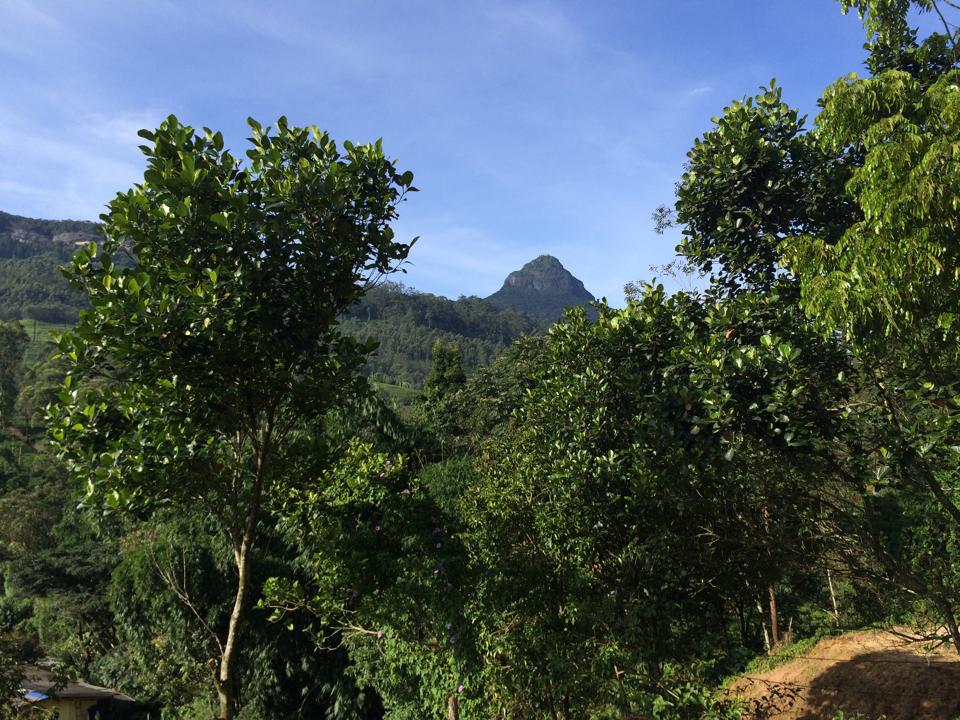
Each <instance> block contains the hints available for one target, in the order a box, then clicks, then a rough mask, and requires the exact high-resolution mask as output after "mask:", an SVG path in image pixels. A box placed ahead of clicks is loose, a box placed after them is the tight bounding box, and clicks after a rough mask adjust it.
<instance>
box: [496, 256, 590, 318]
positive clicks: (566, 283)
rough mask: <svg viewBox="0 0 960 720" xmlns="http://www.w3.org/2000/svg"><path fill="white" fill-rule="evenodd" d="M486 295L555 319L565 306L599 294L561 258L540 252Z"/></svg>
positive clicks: (533, 315) (502, 304) (532, 314)
mask: <svg viewBox="0 0 960 720" xmlns="http://www.w3.org/2000/svg"><path fill="white" fill-rule="evenodd" d="M486 299H487V300H488V301H489V302H491V303H493V304H494V305H497V306H498V307H505V308H512V309H514V310H517V311H518V312H521V313H523V314H524V315H527V316H528V317H531V318H534V319H536V320H543V321H546V322H551V323H552V322H555V321H556V320H558V319H559V318H560V317H561V316H562V315H563V311H564V309H565V308H568V307H575V306H577V305H585V304H586V303H589V302H592V301H593V300H595V299H596V298H594V297H593V295H592V294H591V293H590V291H588V290H587V289H586V288H585V287H584V286H583V283H582V282H581V281H580V280H578V279H577V278H576V277H574V276H573V275H572V274H571V273H570V271H569V270H567V269H566V268H565V267H564V266H563V265H562V264H561V263H560V261H559V260H557V259H556V258H555V257H553V256H552V255H541V256H540V257H538V258H536V259H535V260H531V261H530V262H528V263H527V264H526V265H524V266H523V267H522V268H520V269H519V270H515V271H513V272H512V273H510V274H509V275H508V276H507V279H506V280H504V282H503V287H501V288H500V289H499V290H497V292H495V293H494V294H493V295H491V296H490V297H488V298H486Z"/></svg>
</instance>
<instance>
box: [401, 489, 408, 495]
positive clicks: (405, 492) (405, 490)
mask: <svg viewBox="0 0 960 720" xmlns="http://www.w3.org/2000/svg"><path fill="white" fill-rule="evenodd" d="M401 492H402V493H403V494H404V495H409V494H410V488H404V489H403V490H401Z"/></svg>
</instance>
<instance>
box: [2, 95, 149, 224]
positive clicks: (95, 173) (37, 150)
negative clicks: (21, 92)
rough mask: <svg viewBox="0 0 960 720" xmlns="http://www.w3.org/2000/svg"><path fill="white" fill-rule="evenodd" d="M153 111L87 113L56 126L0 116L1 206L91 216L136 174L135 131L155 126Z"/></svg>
mask: <svg viewBox="0 0 960 720" xmlns="http://www.w3.org/2000/svg"><path fill="white" fill-rule="evenodd" d="M158 115H159V113H153V114H151V113H140V112H137V113H128V114H124V113H120V114H117V115H114V116H111V117H106V116H104V115H102V114H97V113H90V114H85V115H81V116H79V117H76V118H73V120H72V121H71V122H69V123H65V124H64V125H62V126H61V127H60V128H58V129H57V130H56V131H52V130H51V129H50V128H49V127H44V126H37V125H36V124H31V123H29V122H27V121H26V119H25V118H22V117H18V116H17V115H14V114H12V113H5V114H4V115H3V116H0V187H2V188H3V189H4V194H5V197H6V200H5V207H4V209H5V210H8V211H11V212H17V211H18V210H19V209H20V207H24V208H30V213H31V214H34V215H41V216H43V217H51V218H62V217H75V218H81V219H93V218H96V217H97V216H98V215H99V214H100V212H102V210H103V206H104V205H105V204H106V202H107V201H109V200H110V199H111V198H112V197H113V195H114V194H115V193H116V192H118V191H120V190H123V189H125V188H127V187H130V185H131V184H133V183H134V182H136V181H137V180H139V178H140V176H141V173H142V168H143V163H142V161H141V160H140V154H139V150H138V149H137V145H138V138H137V136H136V132H137V130H138V129H140V128H141V127H155V126H156V125H157V121H158ZM14 158H15V160H14ZM38 206H39V207H38ZM38 210H39V211H38Z"/></svg>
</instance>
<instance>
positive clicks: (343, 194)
mask: <svg viewBox="0 0 960 720" xmlns="http://www.w3.org/2000/svg"><path fill="white" fill-rule="evenodd" d="M249 124H250V127H251V130H252V138H251V139H250V142H251V148H250V149H249V150H248V151H247V157H248V161H247V163H246V164H242V163H241V162H240V161H238V160H237V159H236V158H234V156H233V155H231V154H230V153H229V152H228V151H226V150H225V149H224V143H223V138H222V136H221V134H220V133H214V132H212V131H210V130H208V129H204V130H203V131H202V132H201V133H197V132H195V131H194V129H193V128H191V127H189V126H186V125H182V124H181V123H180V122H179V121H178V120H177V118H175V117H173V116H170V117H169V118H167V120H165V121H164V122H163V124H162V125H161V126H160V127H159V128H158V129H157V130H156V131H155V132H148V131H141V133H140V134H141V136H142V137H144V138H145V139H146V141H147V142H148V143H149V144H147V145H144V146H142V147H141V149H142V151H143V153H144V154H145V155H146V157H147V169H146V171H145V172H144V179H143V182H142V183H141V184H138V185H136V186H134V187H133V188H132V189H130V190H128V191H126V192H124V193H120V194H118V195H117V196H116V198H114V200H113V201H112V202H111V203H110V204H109V212H107V213H106V214H105V215H103V216H101V219H102V221H103V226H102V232H103V234H104V238H105V239H104V242H103V243H102V247H99V246H98V245H97V244H96V243H91V244H90V245H89V246H87V247H86V248H85V249H83V250H81V251H79V252H78V253H77V254H76V255H75V256H74V258H73V262H72V264H71V266H70V267H69V268H68V269H67V275H68V278H69V279H70V281H71V283H72V285H73V286H74V287H76V288H79V289H82V290H84V291H85V292H86V293H87V295H88V297H89V301H90V304H91V306H92V309H91V310H89V311H86V312H84V313H83V314H82V316H81V319H80V322H79V324H78V326H77V328H76V329H75V330H74V331H72V332H70V333H67V334H65V335H64V336H62V337H61V338H60V340H59V353H60V355H61V357H63V358H64V359H65V360H66V361H67V363H68V370H69V373H68V375H67V378H66V380H65V382H64V389H63V391H62V393H61V395H60V400H61V404H60V405H59V406H58V407H54V408H53V410H52V411H51V416H50V423H51V434H52V438H53V441H54V443H55V444H56V445H57V447H58V448H59V451H60V454H61V456H62V457H63V459H64V460H65V461H66V462H67V465H68V468H69V469H70V471H71V472H72V473H73V474H74V475H75V476H76V477H77V479H79V480H80V481H82V483H83V484H84V486H85V487H86V488H87V492H88V496H89V498H90V500H91V501H93V500H99V501H102V502H103V504H104V507H105V508H106V510H107V511H108V512H114V511H125V510H132V509H138V510H139V511H140V512H144V511H150V510H152V509H157V508H178V509H180V510H181V511H182V512H195V511H199V512H202V513H208V514H209V515H211V516H212V517H214V518H216V519H217V521H218V525H219V528H220V530H221V532H222V533H223V534H224V537H225V538H226V539H227V541H228V542H229V545H230V547H231V549H232V553H233V561H234V564H235V567H236V573H237V575H236V586H235V588H234V593H233V602H232V611H231V613H230V615H229V618H228V620H227V622H226V623H225V625H220V626H216V627H213V626H211V627H207V628H206V629H205V632H207V634H208V635H209V636H210V638H211V641H212V642H213V644H214V645H215V647H216V648H217V654H218V657H213V658H211V659H210V667H211V670H212V674H213V683H214V685H215V686H216V690H217V694H218V697H219V703H220V717H221V718H224V719H227V718H232V717H234V716H235V715H236V713H237V711H238V708H239V706H240V687H239V678H238V676H237V672H236V668H237V658H238V654H239V653H240V651H241V644H242V634H243V623H244V619H245V617H246V615H247V608H248V605H249V603H250V598H249V595H250V591H251V588H250V582H249V567H250V558H251V551H252V549H253V547H254V545H255V543H256V541H257V537H258V529H259V525H260V523H261V520H262V519H263V517H264V513H265V511H266V509H268V508H269V507H270V505H271V503H273V502H274V501H275V500H276V499H277V498H279V497H285V491H286V489H287V488H289V487H290V486H295V485H300V484H306V483H310V482H312V481H313V479H314V478H316V477H317V476H318V475H319V468H320V467H321V466H322V463H323V453H322V443H321V441H320V439H319V437H320V433H318V432H317V430H316V428H317V426H318V424H319V423H320V422H321V420H322V418H323V416H324V413H326V412H327V411H328V410H329V409H330V408H331V407H333V406H335V405H336V404H337V403H338V402H340V401H341V400H342V399H343V398H344V397H346V396H350V395H352V394H357V393H359V392H361V391H362V389H363V387H364V383H363V382H362V380H361V379H359V377H358V376H357V371H358V370H359V368H360V367H361V365H362V364H363V362H364V360H365V358H366V357H367V355H368V354H369V353H370V352H371V351H372V349H373V348H372V346H371V344H369V343H367V344H361V343H358V342H357V341H356V340H354V339H352V338H349V337H344V336H343V335H342V334H340V332H339V331H338V327H337V318H338V316H339V315H340V314H341V313H343V312H344V311H345V310H346V309H347V308H348V307H350V305H351V304H352V303H354V302H356V301H357V299H358V298H359V297H360V296H361V295H362V294H363V292H364V290H365V288H366V287H367V285H368V283H369V282H370V281H371V280H372V279H375V278H377V277H379V276H382V275H384V274H388V273H391V272H394V271H395V270H396V269H397V264H398V263H399V262H400V261H402V260H403V259H404V258H406V256H407V253H408V252H409V249H410V245H409V244H404V243H399V242H397V241H395V240H394V235H393V231H392V230H391V229H390V226H389V224H390V222H391V221H392V220H393V219H395V217H396V214H397V213H396V210H397V204H398V203H399V202H400V201H401V200H402V199H403V197H404V195H405V193H407V192H410V191H413V190H415V188H413V187H412V185H411V183H412V180H413V175H412V173H410V172H405V173H402V174H401V173H398V171H397V169H396V167H395V165H394V163H393V162H392V161H390V160H389V159H387V158H386V157H385V156H384V154H383V150H382V147H381V143H380V142H379V141H377V142H376V143H374V144H370V145H354V144H352V143H349V142H346V143H344V145H343V150H342V151H341V150H340V149H339V148H338V146H337V144H336V143H335V142H334V141H333V140H332V139H331V138H330V137H329V136H328V135H327V134H326V133H323V132H321V131H320V130H319V129H317V128H316V127H309V128H298V127H294V126H291V125H289V124H288V123H287V121H286V119H285V118H280V119H279V120H278V121H277V128H276V130H275V131H271V129H270V128H263V127H261V125H260V124H259V123H257V122H256V121H254V120H250V121H249ZM120 255H129V256H132V258H133V259H134V261H135V262H134V263H133V264H132V266H131V267H122V266H121V265H120V264H119V263H117V262H116V258H117V257H118V256H120ZM86 377H107V378H109V379H110V380H111V383H110V384H109V385H106V386H103V387H100V388H94V389H87V390H79V389H78V388H77V381H78V380H79V379H83V378H86Z"/></svg>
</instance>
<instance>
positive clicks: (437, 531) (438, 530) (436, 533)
mask: <svg viewBox="0 0 960 720" xmlns="http://www.w3.org/2000/svg"><path fill="white" fill-rule="evenodd" d="M442 532H443V530H441V529H440V528H438V527H435V528H434V529H433V533H432V534H434V535H439V534H440V533H442Z"/></svg>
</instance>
